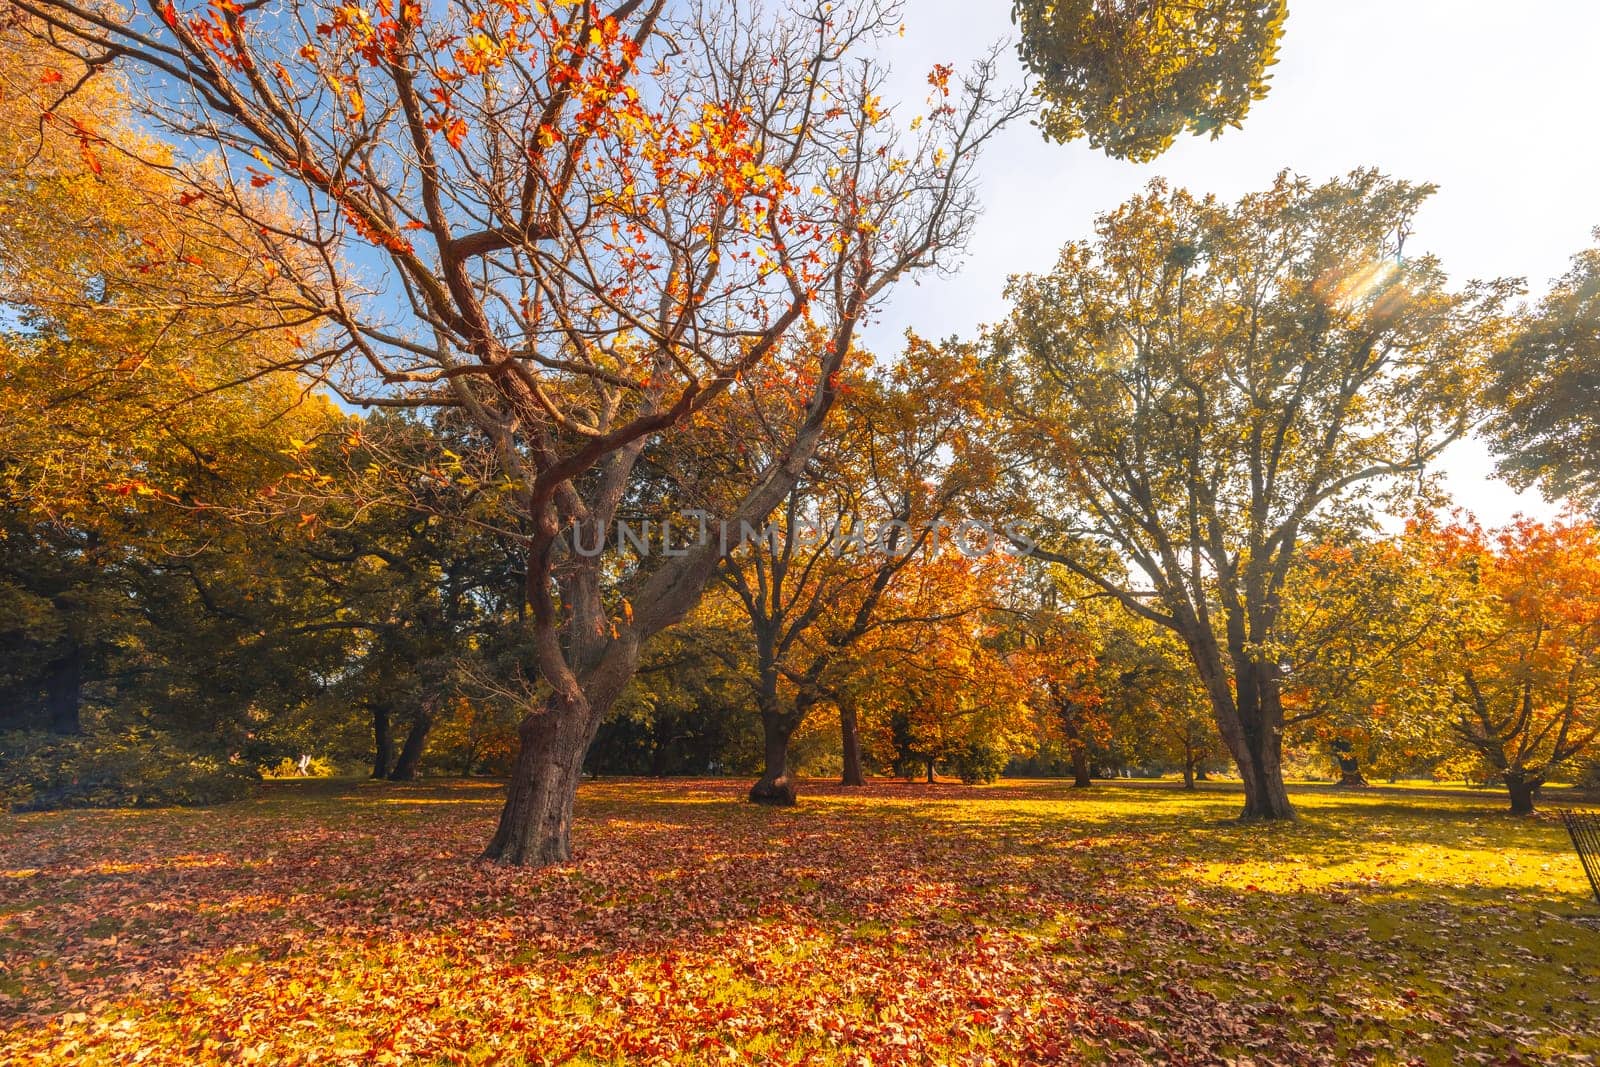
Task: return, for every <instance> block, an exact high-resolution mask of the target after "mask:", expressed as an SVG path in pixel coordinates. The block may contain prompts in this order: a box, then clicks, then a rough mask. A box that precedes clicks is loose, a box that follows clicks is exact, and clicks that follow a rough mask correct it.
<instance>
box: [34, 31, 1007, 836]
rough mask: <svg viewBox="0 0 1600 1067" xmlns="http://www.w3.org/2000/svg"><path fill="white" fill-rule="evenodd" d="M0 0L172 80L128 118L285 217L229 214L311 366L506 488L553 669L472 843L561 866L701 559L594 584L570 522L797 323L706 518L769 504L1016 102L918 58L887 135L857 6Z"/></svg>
mask: <svg viewBox="0 0 1600 1067" xmlns="http://www.w3.org/2000/svg"><path fill="white" fill-rule="evenodd" d="M17 2H18V6H20V7H21V8H22V9H23V10H26V11H28V12H29V13H30V14H32V15H33V16H35V17H36V18H38V19H40V20H42V21H43V22H44V23H45V24H46V25H47V27H48V30H49V36H50V37H51V38H52V39H53V40H54V41H56V42H58V43H59V46H60V47H62V48H64V49H67V50H70V51H73V52H75V53H76V54H79V55H82V56H85V57H87V58H88V59H89V60H90V61H92V62H95V63H101V62H105V61H108V60H110V59H111V58H113V57H115V58H117V59H118V60H119V61H121V62H126V63H128V64H130V66H131V67H133V68H134V69H137V70H138V71H139V72H140V73H141V74H148V75H151V76H163V75H164V76H166V78H167V79H168V81H167V84H166V85H165V86H164V87H163V88H162V90H161V91H160V92H151V93H149V94H147V98H146V99H147V103H148V111H149V113H150V114H151V115H152V116H153V117H154V118H156V119H157V120H158V121H160V122H162V123H164V124H165V125H166V126H167V127H168V128H170V129H172V130H174V131H175V132H177V133H178V134H180V135H181V136H182V137H184V138H186V139H187V141H188V143H196V144H201V145H209V146H211V147H212V148H213V149H214V151H215V153H216V154H215V155H214V156H213V158H212V159H211V160H210V161H209V162H208V163H206V164H205V165H201V163H200V162H199V161H198V160H197V161H195V162H193V163H189V164H186V165H183V166H180V167H177V168H175V173H177V174H178V175H180V176H181V179H182V181H183V182H184V185H185V191H184V194H183V195H185V196H188V197H192V198H195V199H196V200H199V201H204V202H206V203H208V204H213V205H217V206H218V207H219V208H220V210H222V211H224V212H225V213H227V214H229V215H231V216H233V217H238V218H243V219H247V220H250V221H252V222H254V221H257V220H262V221H263V222H264V221H265V220H264V217H263V211H264V209H263V203H264V202H265V199H264V196H265V194H276V195H278V196H281V197H283V198H285V200H287V201H288V203H289V204H290V205H291V206H292V211H291V215H292V218H291V220H290V221H287V222H284V223H282V224H276V223H275V224H273V225H266V224H263V225H260V226H256V227H254V228H253V229H252V233H254V234H255V235H256V236H257V237H258V239H259V241H258V249H257V254H258V255H259V256H260V257H261V258H262V259H263V260H264V261H266V262H268V263H271V264H272V265H273V266H274V267H275V268H276V270H277V271H278V272H279V273H280V274H281V275H282V276H284V277H286V278H289V279H290V280H291V281H292V282H293V283H294V286H295V290H296V293H297V300H296V301H292V302H287V303H285V304H283V305H280V306H279V308H278V312H279V314H280V315H282V316H283V317H285V318H293V317H298V316H306V317H310V318H313V319H315V321H316V323H317V324H318V329H317V330H316V331H311V330H308V331H307V335H306V337H305V338H304V344H305V346H306V348H305V352H304V359H303V365H304V366H305V367H306V368H308V369H312V370H314V371H315V372H316V373H317V375H318V376H319V379H320V380H322V381H324V382H326V383H327V384H328V385H329V386H330V387H332V388H336V389H338V390H339V391H340V392H341V393H342V394H343V395H344V396H345V397H346V398H347V399H348V400H350V401H351V402H353V403H365V404H375V405H402V406H440V405H443V406H450V407H459V408H460V409H461V410H462V411H463V412H465V413H466V415H467V417H469V418H470V419H472V420H473V423H474V425H475V426H476V427H477V429H478V431H479V432H480V434H481V435H482V437H483V439H484V440H485V441H486V442H487V443H488V444H487V446H486V447H488V448H490V449H492V450H493V452H494V454H495V456H496V458H497V460H498V461H499V463H500V464H501V467H502V469H503V471H504V474H505V476H506V477H507V478H508V479H510V480H511V481H512V482H513V483H514V485H515V486H516V491H515V493H513V494H512V501H513V513H514V515H515V517H517V518H518V519H519V520H520V521H521V525H522V527H523V529H524V536H525V538H526V551H525V555H526V560H527V572H526V573H527V595H528V599H529V602H530V604H531V606H532V613H531V614H532V618H531V633H530V636H529V638H528V642H527V646H526V647H527V649H528V654H529V657H530V659H531V660H532V661H533V665H534V667H535V668H536V670H537V674H538V676H539V679H540V682H541V684H542V685H544V686H545V687H547V688H546V690H545V696H543V697H542V698H541V700H540V702H539V703H538V705H537V706H536V707H533V708H530V709H529V712H528V714H527V716H526V717H525V719H524V720H523V722H522V724H521V727H520V734H521V745H520V755H519V758H518V763H517V767H516V770H515V772H514V774H513V780H512V784H511V787H510V790H509V795H508V798H507V802H506V806H505V809H504V812H503V813H502V818H501V821H500V825H499V828H498V830H497V831H496V833H495V835H494V837H493V839H492V840H491V842H490V843H489V845H488V847H487V849H486V855H488V856H489V857H490V858H493V859H497V860H500V861H503V862H507V863H517V864H521V863H530V864H542V863H548V862H554V861H559V860H563V859H565V858H566V857H567V856H568V854H569V847H570V846H569V843H568V836H569V835H568V832H569V828H570V824H571V810H572V803H573V798H574V791H575V789H576V786H577V781H578V775H579V770H580V767H581V765H582V759H583V753H584V751H585V749H586V748H587V747H588V744H589V742H590V740H591V738H592V737H593V735H594V731H595V729H596V728H597V727H598V725H599V723H600V721H601V719H602V718H603V716H604V714H605V712H606V710H607V709H608V708H609V707H610V706H611V704H612V703H613V702H614V701H615V700H616V699H617V698H618V696H619V695H620V694H621V692H622V690H623V689H624V688H625V686H626V685H627V682H628V680H629V679H630V678H631V676H632V674H633V672H634V670H635V669H636V667H637V664H638V659H639V654H640V649H641V647H642V644H643V642H644V641H645V640H646V639H648V638H649V637H651V636H652V635H654V634H656V633H659V632H660V631H661V630H663V629H665V628H666V627H667V626H669V625H671V624H672V623H674V622H676V621H677V620H679V619H680V618H682V616H683V615H684V614H685V612H687V611H688V610H689V608H690V607H692V606H693V604H694V602H695V600H696V599H697V598H698V596H699V595H700V593H701V590H702V589H703V587H704V586H705V583H706V581H707V580H708V579H709V578H710V576H711V574H712V571H713V570H714V568H715V566H716V564H717V560H718V557H719V553H718V552H717V550H716V548H715V546H714V545H706V546H697V547H696V548H695V549H694V550H693V551H691V552H689V553H688V554H686V555H684V556H673V557H658V558H656V559H653V560H652V564H653V565H651V566H648V567H637V568H634V569H633V571H632V573H631V574H630V575H629V576H628V577H627V579H625V581H624V584H625V586H626V592H625V594H624V595H622V596H619V597H608V596H607V593H606V588H605V587H606V585H607V581H606V577H605V567H606V564H604V563H603V562H602V560H601V558H600V557H593V558H587V557H582V556H580V555H578V554H576V553H573V552H571V551H569V547H570V543H569V538H570V536H571V535H572V533H573V531H574V529H575V528H582V529H584V530H588V531H591V532H592V533H603V532H604V531H606V530H608V529H609V528H610V527H611V526H612V525H613V519H614V518H615V513H616V508H617V506H618V503H619V502H620V501H621V500H622V498H623V496H624V495H625V493H626V491H627V488H628V485H629V482H630V479H631V477H632V474H633V472H634V469H635V466H636V464H637V462H638V458H639V456H640V454H641V452H642V450H643V449H644V447H645V445H646V443H647V442H648V441H649V440H651V439H652V438H670V436H671V435H672V433H673V432H674V430H675V428H677V427H679V426H681V425H682V423H683V422H684V421H685V420H686V419H687V418H689V417H690V416H691V415H693V414H694V413H695V412H697V411H702V410H704V409H706V408H707V407H708V406H710V405H712V404H714V403H716V402H717V401H718V400H719V399H721V398H722V397H723V396H724V395H725V394H726V393H727V392H728V391H729V390H730V389H731V388H732V386H733V385H734V383H735V382H736V381H738V380H739V379H740V378H741V377H742V376H744V375H745V374H747V373H748V372H750V371H752V370H754V369H756V368H758V367H761V366H763V365H764V364H765V363H766V362H767V361H769V360H770V359H772V358H773V357H774V355H775V353H777V352H779V351H781V350H783V349H784V348H785V346H793V345H797V344H799V343H800V334H799V332H798V329H797V328H798V327H800V326H801V325H809V326H810V327H811V329H812V330H813V331H814V333H815V335H816V336H818V337H820V343H819V344H816V345H815V346H814V347H813V346H811V344H810V341H809V338H808V339H807V348H806V352H807V354H808V355H809V357H810V377H811V380H812V381H813V383H814V387H813V389H812V393H811V398H810V401H809V405H810V406H809V408H808V411H809V412H810V414H809V416H808V418H807V419H806V420H805V421H804V422H803V423H802V424H801V426H800V428H799V431H798V433H797V435H796V437H795V438H794V440H793V441H792V442H791V444H792V447H791V448H790V449H789V450H787V451H786V452H785V454H784V456H783V458H782V459H781V461H779V462H777V463H775V464H774V465H772V466H771V467H770V468H769V469H767V470H765V471H763V472H761V475H760V477H759V479H758V480H757V481H756V482H754V483H753V484H752V485H750V487H749V489H748V492H747V493H746V494H745V495H744V496H743V497H742V498H741V500H740V502H739V504H738V505H737V507H736V508H735V510H734V511H733V512H732V513H730V514H728V515H726V516H723V518H726V519H728V520H730V521H733V522H738V521H740V520H749V519H758V518H761V517H764V516H765V515H766V514H767V513H768V512H769V511H770V510H771V509H772V508H773V507H774V506H775V505H777V504H778V503H779V502H780V501H781V500H782V499H783V498H784V496H785V495H786V494H787V492H788V491H789V489H790V488H791V487H792V485H793V483H794V481H795V480H796V479H797V478H798V476H799V473H800V470H801V468H802V467H803V465H804V463H805V461H806V459H807V458H808V457H809V455H810V452H811V451H812V449H813V448H814V447H815V444H816V441H817V438H818V436H819V435H820V433H821V429H822V422H823V419H824V417H825V415H826V413H827V410H828V409H829V408H830V407H831V405H832V403H833V399H834V389H833V383H834V381H835V375H836V373H837V372H838V371H839V369H840V368H841V367H842V366H844V365H845V362H846V360H847V359H848V358H849V356H850V353H851V351H852V348H853V343H854V339H855V333H856V330H857V327H858V326H859V324H860V323H861V321H862V319H863V316H864V315H866V314H867V313H868V312H869V311H870V310H871V309H872V308H873V307H874V306H875V305H876V304H877V302H878V301H879V300H880V298H881V297H882V295H883V294H884V292H885V291H886V290H887V288H888V287H889V286H890V285H891V284H892V283H893V282H894V281H895V280H896V279H898V278H900V277H901V276H903V275H905V274H907V273H908V272H912V271H916V270H919V269H924V268H928V267H932V266H936V265H938V264H940V263H942V262H945V261H947V258H948V256H949V255H950V254H951V252H952V251H953V250H954V249H955V248H956V247H957V246H958V245H959V244H960V243H961V240H962V238H963V237H964V235H965V233H966V231H967V229H968V227H969V226H970V223H971V220H972V217H973V209H974V199H973V193H972V189H971V184H970V175H971V166H972V162H973V159H974V156H975V154H976V151H977V149H978V147H979V146H980V145H981V144H982V143H983V142H984V141H985V139H986V138H987V137H988V136H989V134H990V133H991V132H992V131H993V129H994V128H995V126H996V124H997V123H998V122H1000V121H1003V120H1004V119H1006V118H1008V117H1010V116H1011V115H1013V114H1015V113H1016V112H1017V110H1018V108H1019V106H1020V105H1019V104H1018V103H1017V102H1016V101H1014V100H1010V99H1004V98H997V95H996V91H995V89H994V87H993V78H992V64H990V63H982V64H980V65H979V67H978V68H977V70H976V72H975V73H974V74H973V75H972V76H971V77H970V78H966V79H963V78H960V77H957V76H955V75H954V74H953V72H951V71H950V70H949V69H948V68H940V69H938V70H936V71H935V72H934V74H933V76H932V78H931V82H932V84H931V89H932V96H931V99H932V107H931V108H930V109H929V113H928V114H926V115H924V116H923V121H921V122H920V123H918V124H917V128H916V129H915V130H914V131H913V130H908V129H907V128H906V126H907V124H903V123H900V122H897V121H896V120H895V119H894V118H893V116H891V115H890V114H889V113H888V110H887V108H886V106H885V105H884V103H883V101H882V100H881V97H880V92H881V90H880V86H879V83H880V80H881V77H882V68H881V67H880V66H878V65H875V64H873V63H871V62H867V63H859V62H857V57H858V56H861V55H863V54H864V51H865V49H866V48H867V47H868V46H869V45H871V44H872V43H873V42H874V41H876V40H878V39H879V38H880V37H882V36H883V35H884V34H885V33H886V32H888V31H892V30H893V29H894V28H895V26H896V25H897V24H898V21H897V19H895V18H894V14H893V12H892V11H886V10H884V9H882V8H880V7H877V6H875V5H873V4H870V3H869V4H866V5H864V6H861V7H849V8H840V7H835V6H833V5H821V4H818V5H816V6H815V7H814V8H808V9H805V10H803V11H799V12H795V13H785V14H780V15H768V14H767V13H764V12H757V11H752V10H748V9H745V8H742V7H737V6H733V5H721V4H715V3H705V4H700V3H697V4H690V5H685V6H682V7H674V8H670V9H669V8H668V6H667V5H666V4H665V3H664V2H662V0H654V2H641V0H622V2H620V3H618V4H617V5H616V6H614V7H612V8H609V9H607V8H602V7H599V6H597V5H592V4H583V3H579V4H570V5H560V4H557V5H549V6H546V5H542V4H534V3H527V4H524V3H510V4H504V3H492V4H491V3H478V2H476V0H465V2H460V3H452V4H450V5H447V6H445V7H442V8H437V9H433V8H424V7H419V6H417V5H414V4H404V3H403V4H400V5H397V6H391V7H387V8H380V9H377V10H373V11H367V10H365V9H360V8H352V7H338V6H334V5H326V6H325V5H322V4H318V3H315V2H314V0H296V2H294V3H291V4H289V5H287V6H286V7H283V8H270V9H268V8H259V9H258V8H252V9H249V10H246V9H245V8H243V7H240V6H238V5H235V4H224V5H221V6H217V5H215V4H213V5H211V6H208V7H204V8H198V9H192V8H186V9H180V8H179V7H178V6H177V5H176V4H174V3H172V2H171V0H162V2H160V3H156V2H153V0H152V2H150V3H149V4H148V5H147V6H146V7H145V8H144V10H143V11H142V12H141V14H140V16H139V17H136V18H133V19H130V20H128V21H116V20H113V19H110V18H107V17H105V16H104V15H102V14H101V13H100V11H99V9H97V8H93V7H89V6H82V5H79V4H77V3H75V2H73V0H17ZM374 277H380V278H382V279H383V281H384V285H385V287H386V288H385V291H383V292H377V293H375V292H373V291H372V288H371V286H370V285H369V284H368V281H369V279H372V278H374ZM509 525H514V524H509ZM624 601H626V602H627V603H628V604H630V605H632V608H631V609H630V610H628V611H619V610H618V607H619V605H620V604H622V603H623V602H624Z"/></svg>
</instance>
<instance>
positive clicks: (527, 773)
mask: <svg viewBox="0 0 1600 1067" xmlns="http://www.w3.org/2000/svg"><path fill="white" fill-rule="evenodd" d="M603 714H604V712H603V711H602V712H600V713H599V714H596V713H595V711H594V709H593V708H592V707H591V706H590V705H589V703H588V701H587V700H584V699H583V698H582V697H581V696H579V697H578V699H577V700H576V701H574V702H572V703H571V704H570V705H568V706H563V704H562V702H561V701H560V699H559V698H558V697H554V696H552V697H551V698H550V699H549V700H548V701H547V702H546V703H545V704H544V705H543V706H542V707H540V708H539V709H537V710H535V711H534V712H532V713H530V714H529V715H528V716H527V717H526V718H524V719H523V720H522V723H521V724H520V725H519V726H518V727H517V737H518V740H519V741H520V742H521V744H520V746H519V748H518V750H517V762H516V766H515V767H514V768H513V769H512V771H511V784H510V786H509V788H508V791H507V795H506V803H505V807H504V808H502V809H501V812H500V824H499V826H498V827H496V829H495V833H494V837H493V838H492V839H491V840H490V842H489V847H488V848H486V849H484V851H483V857H484V859H489V860H495V861H498V862H500V863H505V864H511V865H513V866H530V867H542V866H545V865H547V864H551V863H565V862H566V861H567V860H569V859H571V858H572V808H573V802H574V801H575V800H576V799H577V795H578V782H579V781H580V780H581V779H582V777H583V757H584V755H585V754H586V753H587V752H588V750H589V742H590V740H592V738H593V735H594V731H595V729H596V728H597V727H598V725H599V719H600V717H601V716H602V715H603Z"/></svg>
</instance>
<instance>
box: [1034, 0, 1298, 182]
mask: <svg viewBox="0 0 1600 1067" xmlns="http://www.w3.org/2000/svg"><path fill="white" fill-rule="evenodd" d="M1011 15H1012V19H1013V20H1014V21H1015V22H1016V23H1017V24H1018V26H1019V28H1020V29H1021V32H1022V41H1021V44H1020V45H1019V48H1018V51H1019V52H1020V54H1021V56H1022V61H1023V64H1024V65H1025V66H1026V67H1027V68H1028V69H1029V70H1030V71H1031V72H1032V73H1033V75H1034V77H1035V78H1036V79H1037V82H1036V85H1035V91H1036V93H1037V95H1038V96H1039V97H1040V99H1041V100H1043V102H1044V105H1045V106H1044V111H1043V112H1042V114H1041V115H1040V118H1039V125H1040V126H1041V127H1042V128H1043V130H1044V133H1045V136H1046V137H1048V138H1050V139H1051V140H1054V141H1060V142H1066V141H1073V140H1077V139H1078V138H1080V137H1087V138H1088V139H1089V143H1090V144H1091V145H1093V146H1094V147H1095V148H1099V149H1103V150H1104V151H1105V152H1106V154H1107V155H1111V156H1115V157H1117V158H1119V159H1131V160H1134V161H1137V162H1147V161H1149V160H1152V159H1154V158H1155V157H1156V156H1159V155H1160V154H1161V153H1162V152H1164V151H1166V149H1167V148H1168V147H1169V146H1171V144H1172V142H1173V141H1174V140H1175V139H1176V138H1177V137H1178V135H1179V134H1181V133H1183V132H1184V131H1185V130H1188V131H1190V132H1192V133H1196V134H1202V133H1209V134H1210V135H1211V136H1212V137H1217V136H1219V135H1220V134H1221V133H1222V131H1223V129H1225V128H1227V127H1229V126H1238V125H1239V124H1240V123H1241V122H1242V121H1243V120H1244V117H1245V115H1246V113H1247V112H1248V111H1249V110H1250V105H1251V104H1253V103H1254V102H1255V101H1257V100H1260V99H1261V98H1262V97H1264V96H1266V95H1267V88H1268V86H1267V83H1268V81H1269V80H1270V75H1268V74H1267V68H1268V67H1270V66H1271V65H1272V64H1273V63H1275V62H1276V61H1277V60H1276V55H1277V51H1278V40H1279V38H1280V37H1282V36H1283V26H1284V20H1285V19H1286V18H1287V16H1288V3H1287V0H1198V2H1197V0H1110V2H1107V0H1016V2H1015V3H1014V4H1013V6H1012V10H1011Z"/></svg>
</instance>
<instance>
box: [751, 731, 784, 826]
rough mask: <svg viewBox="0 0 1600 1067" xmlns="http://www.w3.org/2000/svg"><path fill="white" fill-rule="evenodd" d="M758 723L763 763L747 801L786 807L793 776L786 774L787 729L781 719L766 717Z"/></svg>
mask: <svg viewBox="0 0 1600 1067" xmlns="http://www.w3.org/2000/svg"><path fill="white" fill-rule="evenodd" d="M762 726H763V734H764V735H765V737H764V741H765V744H764V745H763V751H764V753H765V765H764V768H763V770H762V772H761V778H760V780H759V781H757V782H756V784H755V785H753V786H751V787H750V802H751V803H752V804H772V805H775V806H777V807H789V806H791V805H792V804H794V802H795V791H794V778H793V777H792V776H791V775H790V774H789V737H790V733H791V731H790V730H789V729H787V728H786V723H785V722H783V721H782V720H767V721H765V722H763V724H762Z"/></svg>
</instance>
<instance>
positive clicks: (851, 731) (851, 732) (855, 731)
mask: <svg viewBox="0 0 1600 1067" xmlns="http://www.w3.org/2000/svg"><path fill="white" fill-rule="evenodd" d="M839 734H840V741H841V742H842V743H843V745H844V776H843V778H842V783H843V784H844V785H866V784H867V780H866V777H865V776H864V775H863V774H862V773H861V723H860V721H859V720H858V719H857V717H856V709H855V705H853V704H850V703H848V702H846V703H844V704H840V705H839Z"/></svg>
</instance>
